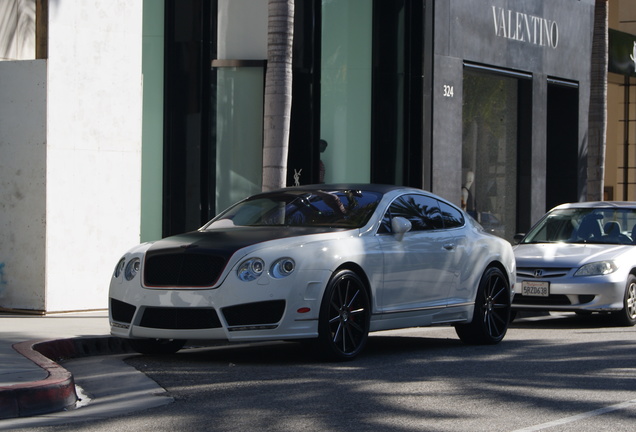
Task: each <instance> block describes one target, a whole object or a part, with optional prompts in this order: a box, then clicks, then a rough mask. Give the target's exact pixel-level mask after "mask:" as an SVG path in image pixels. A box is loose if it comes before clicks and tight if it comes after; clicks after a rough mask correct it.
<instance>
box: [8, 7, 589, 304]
mask: <svg viewBox="0 0 636 432" xmlns="http://www.w3.org/2000/svg"><path fill="white" fill-rule="evenodd" d="M120 3H121V4H120V6H121V7H120V6H118V7H113V4H112V2H111V1H110V0H93V1H92V2H87V1H83V0H78V1H69V2H48V1H46V0H24V1H23V0H9V1H8V2H7V3H6V4H11V5H13V4H15V5H22V6H16V8H12V9H11V13H14V12H15V13H16V15H17V16H18V17H26V19H22V18H19V20H18V21H20V20H22V21H20V22H26V23H27V24H28V23H31V22H32V21H34V22H35V21H36V19H35V18H37V17H35V15H36V11H40V10H45V11H46V12H47V13H48V16H46V17H45V20H46V25H44V26H42V25H41V23H40V24H35V27H36V29H35V31H34V33H35V37H33V38H32V39H33V40H31V39H29V38H28V37H27V38H26V39H27V42H25V44H22V42H20V41H21V39H16V38H13V39H12V34H11V33H8V35H7V33H3V32H2V31H0V40H2V41H6V40H12V41H14V42H15V41H17V42H16V43H19V44H22V45H29V46H30V45H37V44H38V43H39V42H42V41H45V42H47V44H48V52H46V53H45V54H43V55H38V54H34V53H31V52H30V51H29V50H27V51H29V52H27V53H26V54H25V55H24V56H21V55H16V54H11V53H10V54H8V55H7V58H5V60H8V61H5V62H0V95H2V98H1V100H2V102H1V103H0V113H1V114H2V116H1V117H0V125H2V128H0V156H1V157H0V163H1V164H2V166H3V167H4V168H3V169H2V170H1V172H0V184H2V185H3V188H2V190H1V191H0V192H1V193H2V202H1V203H0V204H2V209H3V212H2V213H1V214H0V227H1V228H2V229H1V230H0V309H20V310H33V311H36V312H61V311H69V310H87V309H100V308H105V307H106V305H107V288H108V281H109V278H110V275H111V272H112V269H113V266H114V265H115V263H116V262H117V260H118V259H119V257H120V254H121V253H123V252H124V251H125V249H126V248H127V247H130V246H132V245H133V244H135V243H136V242H138V241H139V240H141V241H150V240H155V239H159V238H161V237H164V236H167V235H171V234H175V233H179V232H184V231H187V230H191V229H195V228H197V227H199V226H200V225H202V224H203V223H204V222H205V221H207V220H208V219H209V218H211V217H212V216H213V215H214V214H216V213H217V212H218V211H220V210H222V209H223V208H225V207H226V206H228V205H229V204H231V203H232V202H234V201H236V200H238V199H240V198H243V197H245V196H247V195H249V194H252V193H255V192H258V191H260V189H261V173H262V168H261V166H262V144H263V142H262V128H263V127H262V116H263V103H264V100H263V94H264V81H265V80H264V77H265V73H266V68H267V64H266V58H267V0H209V1H201V0H143V2H138V1H137V0H122V1H121V2H120ZM118 4H119V3H118ZM24 5H27V6H28V7H24ZM31 5H32V7H31ZM21 8H22V9H21ZM23 9H24V10H23ZM16 11H17V12H16ZM593 11H594V0H514V1H512V0H488V1H484V0H444V1H440V0H302V1H301V0H296V2H295V25H294V59H293V103H292V117H291V137H290V143H289V146H290V147H289V160H288V184H290V185H292V184H308V183H317V182H326V183H331V182H375V183H391V184H401V185H408V186H415V187H422V188H425V189H428V190H431V191H432V192H434V193H436V194H439V195H441V196H443V197H445V198H448V199H449V200H451V201H453V202H455V203H457V204H458V205H462V206H463V207H464V208H466V209H467V210H468V211H469V212H471V213H472V214H473V215H474V216H475V217H476V218H477V219H479V220H480V221H481V222H482V224H483V225H484V226H485V227H486V228H487V229H489V230H491V231H493V232H494V233H496V234H498V235H501V236H503V237H505V238H507V239H512V236H513V235H514V233H516V232H518V231H524V230H525V229H527V228H528V227H529V226H530V225H531V224H532V223H533V222H534V221H536V220H537V219H538V218H539V217H540V216H541V215H542V214H543V213H544V212H545V210H546V209H547V208H549V207H551V206H552V205H553V204H557V203H560V202H564V201H578V200H581V199H584V198H585V189H586V182H587V178H586V175H587V174H586V173H587V165H586V164H587V158H586V154H587V145H588V144H587V141H588V138H587V121H588V105H589V94H590V52H591V42H592V26H593ZM31 17H34V19H33V20H32V19H31ZM40 18H43V17H40ZM29 26H30V24H29V25H26V26H24V28H30V27H29ZM248 29H249V31H248ZM98 30H99V31H98ZM29 31H30V30H29ZM27 33H28V34H31V33H29V32H26V33H25V34H27ZM34 51H35V50H34ZM34 84H35V85H34ZM6 167H9V168H8V169H5V168H6Z"/></svg>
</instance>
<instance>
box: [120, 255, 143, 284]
mask: <svg viewBox="0 0 636 432" xmlns="http://www.w3.org/2000/svg"><path fill="white" fill-rule="evenodd" d="M140 267H141V260H140V259H139V258H133V259H131V260H130V261H128V264H126V271H125V272H124V276H125V277H126V280H129V281H130V280H133V279H134V278H135V276H137V273H139V268H140Z"/></svg>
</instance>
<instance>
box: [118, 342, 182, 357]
mask: <svg viewBox="0 0 636 432" xmlns="http://www.w3.org/2000/svg"><path fill="white" fill-rule="evenodd" d="M185 343H186V341H185V340H183V339H128V344H129V345H130V347H131V348H132V349H133V350H135V351H137V352H138V353H140V354H174V353H176V352H177V351H179V350H180V349H181V348H183V346H184V345H185Z"/></svg>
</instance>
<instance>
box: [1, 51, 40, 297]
mask: <svg viewBox="0 0 636 432" xmlns="http://www.w3.org/2000/svg"><path fill="white" fill-rule="evenodd" d="M45 177H46V61H45V60H31V61H1V62H0V308H11V309H37V310H43V309H44V307H45V300H44V291H45V290H44V286H45V282H44V265H45V248H46V242H45V233H46V216H45V212H46V208H45V198H46V196H45Z"/></svg>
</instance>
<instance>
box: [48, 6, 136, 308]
mask: <svg viewBox="0 0 636 432" xmlns="http://www.w3.org/2000/svg"><path fill="white" fill-rule="evenodd" d="M141 47H142V2H140V1H137V0H91V1H86V0H66V1H60V2H55V1H51V2H49V69H48V106H47V112H48V134H47V135H48V152H47V189H46V203H47V211H46V220H47V230H46V243H47V246H46V287H47V289H46V309H47V311H50V312H55V311H69V310H86V309H101V308H106V307H107V305H108V303H107V293H108V284H109V280H110V277H111V274H112V270H113V268H114V266H115V264H116V263H117V261H118V260H119V258H120V256H121V254H122V253H123V252H124V251H125V250H127V249H128V248H130V247H131V246H133V245H135V244H137V243H138V242H139V232H140V183H141V101H142V97H141V96H142V87H141V86H142V78H141V60H142V56H141Z"/></svg>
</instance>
